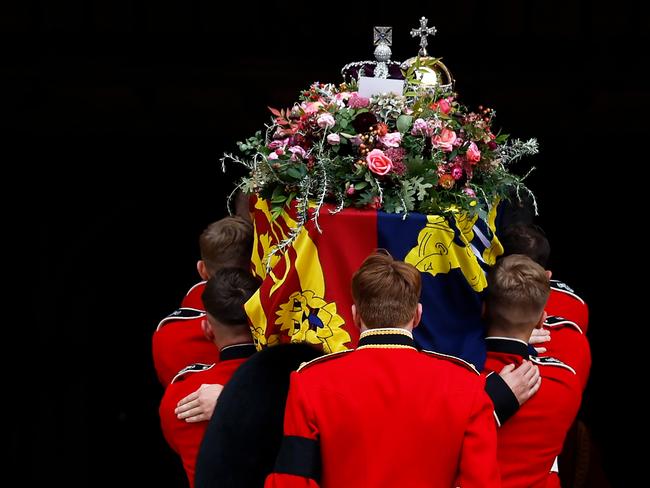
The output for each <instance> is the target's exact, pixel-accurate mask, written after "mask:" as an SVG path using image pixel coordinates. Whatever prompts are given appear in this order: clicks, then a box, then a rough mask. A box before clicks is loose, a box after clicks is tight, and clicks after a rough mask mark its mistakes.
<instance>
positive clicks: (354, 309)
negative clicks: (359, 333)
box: [352, 303, 361, 329]
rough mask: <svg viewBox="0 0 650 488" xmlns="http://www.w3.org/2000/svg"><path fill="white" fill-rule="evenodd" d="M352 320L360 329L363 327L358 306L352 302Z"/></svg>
mask: <svg viewBox="0 0 650 488" xmlns="http://www.w3.org/2000/svg"><path fill="white" fill-rule="evenodd" d="M352 321H353V322H354V324H355V325H356V326H357V327H358V328H359V329H361V317H360V316H359V313H358V312H357V306H356V305H355V304H354V303H353V304H352Z"/></svg>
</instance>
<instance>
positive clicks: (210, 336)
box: [201, 319, 214, 342]
mask: <svg viewBox="0 0 650 488" xmlns="http://www.w3.org/2000/svg"><path fill="white" fill-rule="evenodd" d="M201 330H202V331H203V335H204V336H205V338H206V339H207V340H209V341H210V342H214V330H213V329H212V326H211V325H210V322H208V319H203V320H201Z"/></svg>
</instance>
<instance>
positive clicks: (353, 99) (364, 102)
mask: <svg viewBox="0 0 650 488" xmlns="http://www.w3.org/2000/svg"><path fill="white" fill-rule="evenodd" d="M368 105H370V99H369V98H366V97H362V96H360V95H359V93H358V92H353V93H352V95H350V99H349V100H348V107H350V108H366V107H367V106H368Z"/></svg>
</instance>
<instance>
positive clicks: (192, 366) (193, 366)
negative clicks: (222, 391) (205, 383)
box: [171, 363, 214, 383]
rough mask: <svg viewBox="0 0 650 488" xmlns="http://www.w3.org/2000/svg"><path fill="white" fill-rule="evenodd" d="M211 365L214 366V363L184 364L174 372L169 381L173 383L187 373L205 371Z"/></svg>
mask: <svg viewBox="0 0 650 488" xmlns="http://www.w3.org/2000/svg"><path fill="white" fill-rule="evenodd" d="M212 366H214V363H212V364H205V363H194V364H190V365H189V366H185V367H184V368H183V369H181V370H180V371H179V372H178V373H176V376H174V377H173V378H172V381H171V382H172V383H174V382H175V381H177V380H179V379H181V378H182V377H183V376H185V375H186V374H188V373H200V372H201V371H207V370H208V369H210V368H211V367H212Z"/></svg>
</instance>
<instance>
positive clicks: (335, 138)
mask: <svg viewBox="0 0 650 488" xmlns="http://www.w3.org/2000/svg"><path fill="white" fill-rule="evenodd" d="M327 142H328V143H329V144H331V145H332V146H336V145H337V144H340V142H341V137H340V136H339V135H338V134H327Z"/></svg>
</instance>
